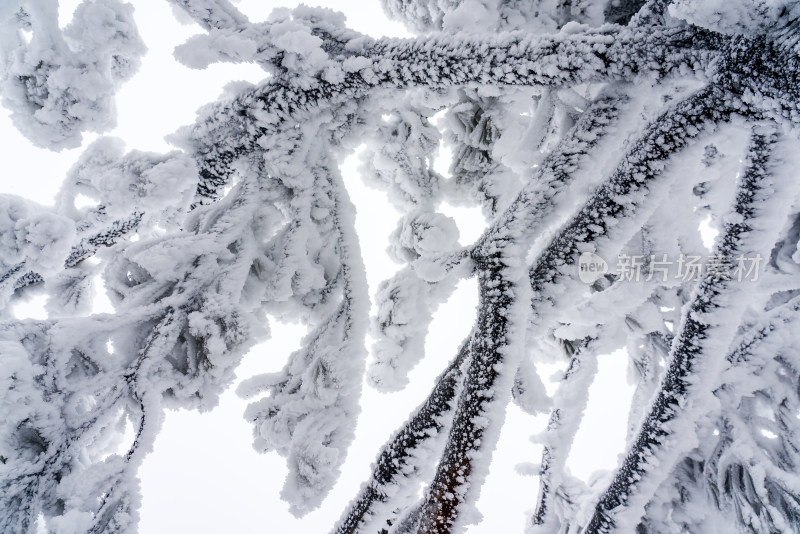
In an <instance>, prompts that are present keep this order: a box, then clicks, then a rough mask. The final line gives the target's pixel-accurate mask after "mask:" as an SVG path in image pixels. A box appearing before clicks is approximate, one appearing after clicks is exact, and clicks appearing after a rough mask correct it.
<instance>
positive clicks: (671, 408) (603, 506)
mask: <svg viewBox="0 0 800 534" xmlns="http://www.w3.org/2000/svg"><path fill="white" fill-rule="evenodd" d="M775 139H776V138H775V136H765V135H762V134H759V133H755V134H754V135H753V139H752V144H751V149H750V161H749V164H748V166H747V168H746V169H745V172H744V176H743V178H742V180H741V183H740V185H739V188H738V192H737V197H736V201H735V204H734V208H733V212H734V213H735V214H737V215H738V222H729V223H727V224H726V225H725V230H724V233H723V235H722V239H721V240H720V242H719V244H718V246H717V247H716V248H715V255H716V256H718V257H727V258H732V257H736V256H737V255H739V254H742V253H745V252H748V250H747V249H746V248H745V247H747V246H748V245H751V243H748V242H747V235H748V233H751V232H752V230H753V227H752V224H753V218H754V217H755V215H756V210H757V208H756V206H757V205H758V204H759V203H763V202H764V201H765V199H766V198H768V197H769V191H768V189H769V183H768V178H769V174H768V169H767V164H768V159H769V156H770V152H771V151H770V148H771V145H772V144H773V143H774V142H775ZM734 220H735V219H734ZM735 292H736V291H735V286H734V284H733V283H732V282H731V280H729V279H728V278H726V277H724V276H723V277H719V273H715V272H713V271H709V272H707V273H706V275H705V277H704V279H703V280H702V282H700V285H699V287H698V289H697V290H696V292H695V296H694V299H693V301H692V303H691V305H690V308H689V310H688V311H687V312H686V313H684V320H683V324H682V325H681V328H680V333H679V335H678V336H677V337H676V340H675V342H674V344H673V348H672V351H671V354H670V363H669V366H668V368H667V371H666V374H665V377H664V380H663V381H662V384H661V388H660V390H659V392H658V395H657V398H656V399H655V401H654V403H653V405H652V407H651V409H650V413H649V414H648V416H647V418H646V419H645V421H644V422H643V424H642V426H641V429H640V431H639V434H638V436H637V438H636V440H635V442H634V444H633V446H632V447H631V450H630V451H629V452H628V454H627V456H626V458H625V460H624V461H623V463H622V466H621V467H620V468H619V470H618V471H617V472H616V474H615V476H614V479H613V481H612V482H611V484H610V485H609V486H608V488H607V489H606V491H605V492H604V494H603V495H602V497H601V498H600V500H599V502H598V503H597V505H596V507H595V511H594V514H593V516H592V517H591V519H590V521H589V522H588V524H587V526H586V529H585V532H586V534H600V533H608V532H612V531H614V530H616V528H617V523H618V521H619V517H620V516H621V515H622V514H625V515H633V514H637V513H639V512H640V511H643V510H644V504H645V502H641V501H646V500H647V499H649V497H650V493H652V492H654V491H655V488H656V487H657V484H656V481H655V480H654V479H655V478H656V475H655V474H654V473H653V470H654V469H653V467H654V466H655V465H656V464H658V465H659V468H658V471H659V472H660V473H662V474H666V473H668V471H669V468H670V465H672V462H674V461H676V460H677V458H672V457H673V456H676V455H677V453H678V450H679V449H680V446H678V440H682V439H684V435H683V433H681V429H680V427H679V425H680V421H683V420H686V419H688V418H690V416H691V414H693V413H694V411H695V410H697V409H698V408H697V406H696V404H693V402H692V400H693V399H694V398H696V397H697V395H699V394H701V393H702V392H703V387H704V386H705V385H706V382H707V380H708V379H707V378H706V380H705V381H704V380H702V378H703V376H704V375H706V374H709V373H712V372H714V369H715V366H714V365H712V363H711V362H709V359H710V360H712V361H713V359H714V354H713V349H714V347H713V346H712V348H711V349H710V348H709V345H710V342H709V340H711V342H713V341H714V340H716V343H717V344H720V343H725V339H724V338H725V334H727V333H728V331H729V330H732V329H733V325H735V323H733V324H732V325H731V326H727V327H725V326H724V324H720V323H719V319H716V318H715V316H714V313H715V312H717V311H718V310H720V309H724V308H729V309H730V313H731V314H733V313H734V312H735V311H737V310H738V311H739V312H741V311H742V309H743V308H744V306H745V305H746V303H744V302H739V303H736V301H735V299H733V298H732V296H733V295H732V294H733V293H735ZM741 300H742V299H740V301H741ZM732 319H733V317H728V316H726V317H725V319H724V321H725V322H726V323H730V322H731V321H732ZM684 424H685V423H684ZM684 433H685V430H684ZM636 520H638V517H637V518H636ZM626 524H627V523H626Z"/></svg>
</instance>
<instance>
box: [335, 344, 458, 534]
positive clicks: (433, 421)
mask: <svg viewBox="0 0 800 534" xmlns="http://www.w3.org/2000/svg"><path fill="white" fill-rule="evenodd" d="M468 360H469V339H467V340H466V341H465V342H464V343H462V345H461V348H460V349H459V351H458V355H457V356H456V357H455V358H454V359H453V360H452V361H451V362H450V364H449V365H448V366H447V368H446V369H445V370H444V372H443V373H442V374H441V375H439V377H438V378H437V380H436V385H435V386H434V387H433V389H432V390H431V392H430V393H429V394H428V398H426V399H425V401H424V402H423V403H422V405H421V406H420V407H419V408H417V411H416V412H415V413H414V414H413V415H412V416H411V417H410V418H409V420H408V421H407V422H406V423H405V424H404V425H403V427H402V428H400V429H399V430H398V431H397V432H396V433H395V434H394V436H393V437H392V438H391V439H390V440H389V441H388V442H387V443H386V444H385V445H384V446H383V449H382V450H381V452H380V453H379V454H378V458H377V460H376V461H375V466H374V467H373V470H372V475H371V477H370V480H369V481H367V482H366V483H364V484H363V485H362V487H361V490H360V491H359V493H358V495H357V496H356V497H355V499H353V500H352V501H351V502H350V504H349V505H348V509H347V510H346V511H345V513H344V514H343V515H342V518H341V519H340V520H339V522H338V523H337V525H336V527H334V529H333V531H332V533H334V534H354V533H356V532H363V527H364V526H366V525H367V523H368V521H369V522H370V523H372V518H373V517H374V516H375V515H376V513H377V510H378V507H379V506H380V505H382V504H386V503H387V502H388V495H389V493H390V491H389V490H390V488H391V489H392V490H394V491H396V490H395V489H394V488H393V486H395V485H397V484H402V483H403V482H404V481H406V478H407V477H409V474H408V472H407V471H408V469H409V467H412V468H413V469H415V470H416V469H419V468H418V467H415V466H414V465H413V460H414V459H413V456H414V453H415V452H416V451H418V450H419V449H420V447H421V446H422V445H423V444H424V443H426V442H428V441H429V440H430V439H431V438H432V436H435V435H437V434H440V433H441V432H442V431H443V430H444V429H445V423H444V420H445V419H446V414H448V413H449V412H451V411H452V410H453V406H452V401H453V399H454V398H455V397H456V393H457V392H458V391H459V388H460V385H461V379H462V374H463V371H462V369H463V366H464V363H465V362H466V361H468ZM389 521H391V519H389Z"/></svg>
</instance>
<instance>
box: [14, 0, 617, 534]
mask: <svg viewBox="0 0 800 534" xmlns="http://www.w3.org/2000/svg"><path fill="white" fill-rule="evenodd" d="M310 3H313V4H316V5H324V6H326V7H334V8H335V9H338V10H340V11H344V12H345V14H346V15H347V18H348V24H349V26H350V27H352V28H354V29H356V30H359V31H361V32H365V33H369V34H372V35H380V34H386V35H392V36H404V35H409V34H407V33H406V31H405V29H404V28H403V26H402V25H400V24H399V23H394V22H390V21H388V20H386V18H385V16H384V15H383V13H382V11H381V10H380V2H379V1H378V0H374V1H370V2H345V1H342V0H339V1H331V0H329V1H319V0H312V1H311V2H310ZM75 4H77V2H76V1H71V2H63V1H62V2H61V5H62V11H63V12H64V13H65V15H64V16H63V19H62V23H63V22H66V20H68V18H69V14H70V13H71V11H72V9H73V7H74V5H75ZM135 5H136V14H135V16H136V20H137V23H138V25H139V30H140V32H141V34H142V37H143V39H144V41H145V43H146V44H147V46H148V47H149V52H148V54H147V56H146V57H145V58H144V63H143V68H142V69H141V71H140V72H139V74H137V76H136V77H135V78H134V79H133V80H131V81H130V82H128V83H127V84H126V85H125V86H124V87H123V88H122V89H121V91H120V92H119V93H118V97H117V107H118V127H117V129H115V130H114V131H113V132H110V135H115V136H119V137H121V138H123V139H124V140H125V141H126V142H127V144H128V147H129V148H131V149H133V148H135V149H140V150H152V151H165V150H168V149H169V148H170V147H169V145H167V144H166V142H165V141H164V140H163V137H164V136H165V135H167V134H169V133H171V132H173V131H174V130H175V129H176V128H177V127H179V126H181V125H184V124H189V123H191V122H193V120H194V114H195V110H196V109H197V108H198V107H199V106H200V105H202V104H205V103H207V102H209V101H212V100H214V99H216V97H217V96H218V95H219V94H220V92H221V90H222V87H223V86H224V85H225V84H226V83H228V82H229V81H231V80H238V79H247V80H249V81H252V82H257V81H259V80H260V79H261V78H262V71H261V70H260V69H258V68H257V67H254V66H247V65H244V66H243V65H236V66H234V65H212V66H211V67H210V68H209V69H208V70H207V71H192V70H189V69H187V68H186V67H183V66H182V65H180V64H178V63H176V62H175V61H174V59H173V58H172V49H173V48H174V47H175V46H176V45H178V44H180V43H182V42H183V41H184V40H185V39H186V38H187V37H189V36H190V35H192V34H194V33H197V32H199V31H200V30H199V27H197V26H182V25H180V24H179V23H178V22H177V21H176V20H175V18H174V17H173V16H172V13H171V9H170V7H169V6H168V5H167V3H166V2H163V1H160V0H148V1H140V2H135ZM238 5H239V7H240V9H242V11H244V12H245V13H247V14H248V15H249V16H250V17H251V19H253V20H261V19H263V18H265V17H266V15H267V14H268V13H269V11H270V10H271V9H272V8H273V7H277V6H279V5H286V4H283V3H280V2H272V1H270V2H265V1H258V0H250V1H242V2H240V3H239V4H238ZM95 137H96V136H94V135H87V136H86V137H85V140H84V147H85V146H86V145H87V144H88V143H89V142H91V141H92V140H93V139H94V138H95ZM0 138H2V139H3V145H2V146H3V149H2V157H3V164H4V165H3V167H4V169H5V175H4V177H3V179H2V182H0V192H2V193H13V194H18V195H21V196H24V197H27V198H30V199H32V200H36V201H38V202H40V203H43V204H51V203H52V201H53V197H54V195H55V193H56V191H57V188H58V184H59V183H60V182H61V180H62V178H63V177H64V175H65V174H66V171H67V169H68V168H69V167H70V165H71V164H72V163H73V162H74V161H75V160H76V159H77V157H78V155H79V154H80V152H81V150H82V149H76V150H72V151H64V152H61V153H52V152H49V151H46V150H41V149H37V148H35V147H32V146H31V145H30V144H29V143H28V142H27V141H26V140H25V139H24V138H23V137H22V136H21V135H20V134H18V133H17V132H16V130H14V129H13V127H12V126H11V125H10V121H9V119H8V117H7V113H6V112H5V110H2V113H0ZM446 166H447V164H446V162H444V163H443V167H444V168H446ZM344 172H345V178H346V182H347V184H348V188H349V190H350V193H351V195H352V197H353V201H354V203H355V204H356V207H357V210H358V215H357V225H358V229H359V236H360V239H361V248H362V251H364V253H365V264H366V266H367V274H368V280H369V283H370V292H371V293H372V292H374V290H375V288H376V287H377V283H378V282H379V281H380V280H382V279H384V278H387V277H388V276H389V275H390V274H391V273H392V272H393V270H395V269H396V268H397V266H396V265H394V264H393V263H392V262H391V261H390V260H389V259H388V257H387V256H386V254H384V252H383V251H384V249H385V246H386V237H387V236H388V234H389V233H390V232H391V230H392V229H393V228H394V224H395V220H396V216H395V214H394V213H393V210H392V209H391V207H390V206H389V205H388V204H387V203H386V201H385V200H384V198H383V196H382V194H380V193H378V192H375V191H372V190H368V189H366V188H365V187H363V185H362V184H361V182H360V180H359V179H358V178H357V177H356V176H355V170H354V165H353V164H352V162H350V163H349V164H347V165H346V166H345V167H344ZM450 213H451V214H453V215H454V216H456V218H457V221H458V223H459V226H460V230H461V234H462V241H461V242H462V244H464V243H467V242H469V239H470V238H471V237H474V236H476V235H477V233H478V232H479V231H480V230H481V228H480V226H479V225H477V224H476V222H478V221H480V218H479V217H478V216H476V214H478V213H479V212H478V211H477V209H476V210H473V211H468V210H452V211H451V212H450ZM476 301H477V298H476V290H475V285H474V283H472V282H469V283H464V284H462V286H461V287H460V288H459V290H458V291H457V293H456V295H455V296H454V297H453V298H452V299H451V300H450V301H449V302H448V303H447V304H446V305H444V306H443V307H442V308H441V309H440V311H439V312H438V313H437V315H436V318H435V320H434V323H433V325H432V327H431V334H430V336H429V339H428V341H427V345H426V350H427V357H426V359H425V361H424V362H423V363H422V364H420V365H419V366H418V368H417V369H416V370H415V371H414V372H413V373H412V378H411V383H412V384H413V387H411V388H409V390H408V391H405V392H402V393H397V394H391V395H387V394H378V393H376V392H374V391H373V390H371V389H370V388H368V387H365V389H364V400H363V407H364V413H363V415H362V417H361V419H360V421H359V427H358V430H357V434H356V435H357V438H356V443H355V444H354V445H353V447H352V448H351V450H350V452H349V455H348V460H347V462H346V464H345V465H344V467H343V473H344V476H343V477H342V479H341V481H340V483H339V484H338V485H337V486H336V487H335V488H334V490H333V491H332V493H331V495H330V496H329V497H328V499H327V500H326V501H325V503H324V504H323V506H322V507H321V508H320V509H318V510H317V511H315V512H312V513H311V514H309V515H308V516H306V517H304V518H302V519H296V518H293V517H292V516H291V515H290V514H289V513H288V505H286V503H284V502H283V501H281V500H280V499H279V493H280V488H281V486H282V484H283V478H284V476H285V473H286V469H285V467H284V462H283V459H282V458H280V457H278V456H277V455H276V454H268V455H259V454H256V453H255V452H254V451H253V449H252V448H251V447H250V442H251V426H250V424H249V423H247V422H246V421H244V419H243V418H242V413H243V410H244V407H245V404H246V403H245V402H244V401H241V400H239V399H238V398H236V396H235V394H234V393H233V389H234V388H231V391H229V392H228V393H227V394H226V395H224V396H223V398H222V401H221V404H220V406H219V407H218V408H217V409H215V410H214V411H212V412H210V413H206V414H198V413H194V412H170V413H169V414H168V415H167V418H166V421H165V424H164V427H163V429H162V431H161V433H160V435H159V437H158V439H157V440H156V443H155V451H154V452H153V453H152V454H151V455H150V456H149V457H148V459H147V460H146V461H145V463H144V465H143V468H142V470H141V472H140V474H141V479H142V493H143V503H142V504H143V506H142V519H141V524H140V531H141V532H142V533H145V534H161V533H172V532H192V533H193V534H211V533H214V534H216V533H219V532H236V533H250V532H253V533H256V532H259V533H264V532H309V533H321V532H327V531H328V530H329V529H330V527H331V526H332V525H333V523H334V522H335V521H336V519H338V517H339V515H340V513H341V511H342V510H343V509H344V507H345V505H346V503H347V502H348V501H349V500H350V499H351V498H352V497H353V496H354V495H355V494H356V491H357V489H358V487H359V485H360V484H361V482H362V481H363V480H365V479H366V478H367V476H368V473H369V470H370V463H371V462H372V460H373V459H374V457H375V455H376V453H377V452H378V450H379V447H380V446H381V444H383V443H384V442H385V441H386V439H387V438H388V437H389V435H390V434H391V432H392V431H393V430H394V429H396V428H397V427H399V426H400V425H401V424H402V422H403V421H404V420H405V418H406V417H407V415H408V414H409V412H410V411H411V410H412V409H413V408H414V407H415V406H416V405H417V404H419V402H421V401H422V399H423V398H424V396H425V395H426V394H427V392H428V391H429V389H430V387H431V385H432V381H433V378H434V377H435V376H436V375H438V373H439V372H440V371H441V370H442V369H443V368H444V366H445V365H446V362H447V361H449V359H450V358H451V357H452V356H453V355H454V354H455V350H456V347H457V345H458V344H459V343H460V341H461V340H462V338H463V337H464V336H465V335H466V334H467V332H468V330H469V329H470V327H471V325H472V320H473V317H474V308H475V303H476ZM98 306H102V299H101V300H100V303H99V304H98ZM18 312H19V314H20V315H21V316H25V315H29V316H36V315H38V314H40V313H41V311H40V310H37V308H36V306H28V307H24V308H23V307H20V308H19V310H18ZM272 331H273V339H272V340H270V341H269V342H268V343H265V344H263V345H261V346H259V347H257V348H256V349H254V350H253V351H252V352H251V354H249V355H248V356H247V357H246V358H245V362H244V364H243V365H242V367H241V368H240V370H239V372H238V375H239V377H240V378H246V377H248V376H251V375H252V374H254V373H257V372H264V371H270V370H278V369H280V368H281V367H282V365H283V363H284V362H285V360H286V357H287V356H288V354H289V353H290V352H291V351H292V350H294V349H295V348H296V347H297V346H298V343H299V338H300V336H301V335H302V334H303V333H304V329H303V328H301V327H300V326H299V325H282V324H278V323H273V324H272ZM624 360H625V358H624V357H622V356H621V355H619V354H617V355H611V356H606V357H603V358H601V381H600V383H598V384H595V387H593V390H592V399H591V400H592V401H593V400H600V401H601V404H599V405H596V404H595V405H594V408H592V406H593V404H592V402H591V401H590V410H589V413H587V422H586V424H585V425H584V427H583V428H582V430H581V434H580V435H579V439H578V442H577V443H576V445H575V448H574V452H573V456H572V461H571V465H572V468H573V471H574V473H575V474H576V475H577V476H579V477H581V478H587V477H588V476H589V475H590V473H591V472H592V471H593V470H594V469H601V468H606V469H607V468H611V467H612V466H613V465H614V464H615V462H616V454H617V453H618V452H619V450H620V448H621V446H622V439H623V436H624V421H625V417H626V416H627V411H628V405H627V401H628V399H629V393H630V392H629V388H627V387H624V382H623V380H624V375H625V372H626V371H625V361H624ZM234 386H235V384H234ZM600 410H602V411H600ZM609 413H615V414H618V417H617V418H611V417H609V416H608V414H609ZM544 419H545V418H544V417H539V418H537V419H535V420H534V419H533V418H531V417H529V416H526V415H524V414H522V413H521V412H520V411H519V410H518V409H517V408H516V407H513V406H512V407H510V408H509V412H508V414H507V420H506V425H505V427H504V430H503V433H502V435H501V438H500V443H499V445H498V449H499V450H498V451H496V453H495V460H494V463H493V465H492V471H491V474H490V476H489V479H488V480H487V483H486V485H485V486H484V488H483V490H482V497H481V502H480V503H479V508H480V510H481V511H482V513H483V514H484V521H483V522H482V523H481V524H479V525H477V526H475V527H472V528H471V529H470V532H471V533H497V532H520V531H521V530H522V525H523V522H524V521H525V516H524V514H523V512H524V511H525V510H528V509H530V508H532V507H533V505H534V502H535V498H536V492H537V489H538V482H537V480H536V478H533V477H523V476H520V475H518V474H517V473H516V471H515V465H516V464H519V463H521V462H534V463H536V462H538V461H539V453H540V447H539V446H537V445H534V444H533V443H531V441H530V440H529V439H528V438H529V436H530V435H531V434H533V433H535V432H538V431H540V430H541V429H542V427H543V424H544Z"/></svg>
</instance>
